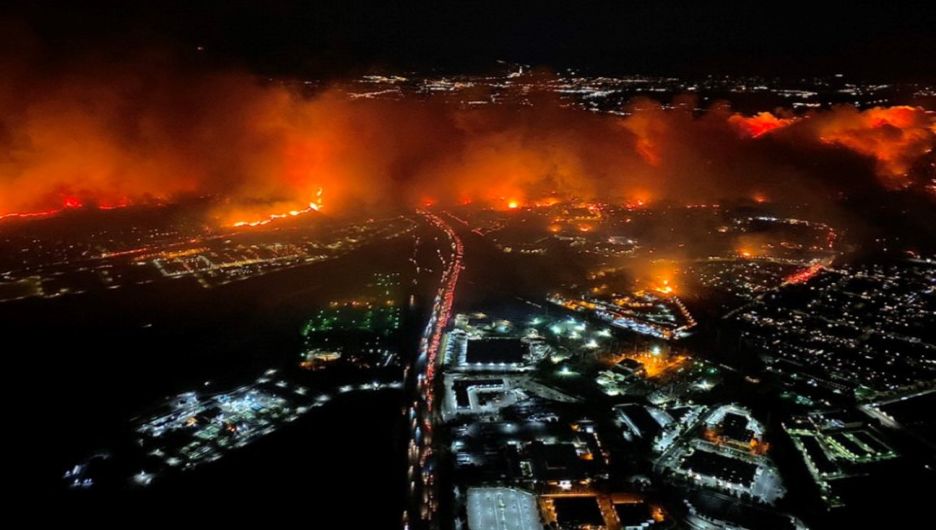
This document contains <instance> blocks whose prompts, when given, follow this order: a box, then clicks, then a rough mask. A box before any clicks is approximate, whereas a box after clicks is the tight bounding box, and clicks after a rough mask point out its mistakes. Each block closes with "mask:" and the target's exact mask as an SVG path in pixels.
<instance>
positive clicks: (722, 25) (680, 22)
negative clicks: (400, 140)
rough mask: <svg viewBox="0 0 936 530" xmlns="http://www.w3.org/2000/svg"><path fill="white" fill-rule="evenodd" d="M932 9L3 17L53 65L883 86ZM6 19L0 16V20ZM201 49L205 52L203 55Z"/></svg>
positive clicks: (562, 8) (481, 7)
mask: <svg viewBox="0 0 936 530" xmlns="http://www.w3.org/2000/svg"><path fill="white" fill-rule="evenodd" d="M932 11H933V10H932V9H929V10H927V9H926V8H924V7H917V8H916V9H915V10H897V9H893V8H892V6H890V5H889V4H886V3H884V2H870V3H868V2H863V3H861V4H860V5H854V4H847V3H840V4H839V5H836V6H832V7H831V8H830V7H826V8H825V10H824V11H823V10H821V9H817V8H815V7H814V6H809V5H791V4H783V5H781V6H764V5H760V4H758V5H755V4H752V3H748V4H745V5H724V4H722V5H720V6H709V5H692V6H673V5H667V4H661V3H649V2H636V3H614V4H608V3H602V2H584V3H575V4H572V3H568V2H565V3H564V2H556V1H547V2H541V3H539V4H538V5H536V7H535V8H533V7H530V6H526V5H520V6H509V5H508V6H505V5H499V4H498V3H497V2H487V1H484V2H461V3H457V4H454V5H452V4H445V5H433V6H428V7H427V6H424V5H422V4H421V3H418V2H384V3H378V2H373V3H372V2H358V3H353V4H351V5H341V6H336V5H322V4H315V3H306V2H299V1H295V0H283V1H274V2H262V3H261V2H245V1H239V2H216V1H206V2H196V3H192V2H180V1H165V2H158V3H155V2H154V3H144V4H138V3H126V2H116V1H93V2H82V3H80V5H79V4H66V5H55V6H54V9H50V8H49V5H48V3H46V2H27V3H13V4H12V5H8V6H6V7H4V8H2V10H0V22H2V21H3V19H4V18H5V19H6V23H7V27H11V28H14V30H16V29H18V30H19V31H21V32H26V33H27V34H31V35H32V38H33V41H34V42H33V44H34V45H35V47H36V48H37V49H39V50H40V51H41V55H42V56H43V57H44V58H46V59H47V60H49V61H51V62H55V61H58V60H62V59H63V58H68V57H74V56H86V55H92V56H96V55H101V56H104V57H121V56H123V57H127V56H131V57H132V56H133V54H134V53H137V52H139V51H140V50H151V49H172V50H176V51H178V52H181V53H180V55H183V56H184V55H185V52H194V51H200V52H201V53H200V54H199V56H200V57H201V58H200V59H199V61H202V63H200V64H202V66H204V64H203V63H205V62H207V63H209V64H214V65H216V66H224V67H230V66H236V67H242V68H246V69H248V70H250V71H253V72H255V73H258V74H262V75H274V76H297V77H332V76H345V75H356V74H360V73H366V72H372V71H377V72H386V71H420V72H433V71H438V72H446V73H450V72H458V73H466V72H468V73H483V72H487V71H490V70H492V69H494V68H496V67H497V66H496V61H498V60H504V61H508V62H515V63H524V64H530V65H533V66H538V67H545V68H549V69H553V70H557V71H558V70H564V69H566V68H576V69H580V70H582V71H584V72H587V73H590V74H594V75H597V74H609V75H610V74H631V73H633V74H648V75H651V74H652V75H682V76H700V75H723V74H724V75H729V74H730V75H757V76H768V77H774V76H779V77H800V76H831V75H833V74H839V73H840V74H844V75H846V76H848V77H852V78H858V79H862V80H874V81H882V82H897V81H930V80H933V79H934V76H936V69H934V68H932V60H931V56H930V54H929V53H927V50H933V49H936V30H934V27H936V21H934V17H933V13H932ZM4 12H5V13H6V14H5V15H4ZM199 47H201V50H199Z"/></svg>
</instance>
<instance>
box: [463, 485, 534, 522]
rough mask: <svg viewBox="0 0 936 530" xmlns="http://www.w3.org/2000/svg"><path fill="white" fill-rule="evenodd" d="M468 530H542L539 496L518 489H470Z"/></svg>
mask: <svg viewBox="0 0 936 530" xmlns="http://www.w3.org/2000/svg"><path fill="white" fill-rule="evenodd" d="M466 509H467V511H468V529H469V530H542V528H543V523H542V522H541V520H540V514H539V506H538V504H537V501H536V496H535V495H533V494H532V493H530V492H527V491H523V490H519V489H515V488H470V489H468V501H467V508H466Z"/></svg>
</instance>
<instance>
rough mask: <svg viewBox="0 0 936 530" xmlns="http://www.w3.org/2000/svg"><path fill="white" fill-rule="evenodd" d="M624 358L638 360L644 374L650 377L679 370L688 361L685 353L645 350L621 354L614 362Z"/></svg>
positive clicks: (653, 377) (661, 375)
mask: <svg viewBox="0 0 936 530" xmlns="http://www.w3.org/2000/svg"><path fill="white" fill-rule="evenodd" d="M624 359H632V360H635V361H637V362H639V363H640V364H641V365H642V367H643V370H644V375H645V376H646V377H648V378H650V379H656V378H658V377H663V376H665V375H667V374H670V373H672V372H674V371H676V370H679V369H680V368H682V367H683V366H685V365H686V363H687V362H689V358H688V357H686V356H685V355H671V354H667V353H662V352H661V353H654V352H653V351H646V352H641V353H628V354H624V355H621V356H620V357H619V358H618V359H616V361H615V362H618V363H619V362H621V361H623V360H624Z"/></svg>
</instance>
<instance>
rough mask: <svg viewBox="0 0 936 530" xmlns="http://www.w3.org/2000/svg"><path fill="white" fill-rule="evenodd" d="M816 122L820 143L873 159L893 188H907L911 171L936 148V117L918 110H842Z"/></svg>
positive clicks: (883, 177)
mask: <svg viewBox="0 0 936 530" xmlns="http://www.w3.org/2000/svg"><path fill="white" fill-rule="evenodd" d="M815 122H816V123H815V127H816V131H817V134H818V136H819V140H820V141H822V142H823V143H826V144H831V145H836V146H840V147H845V148H848V149H850V150H851V151H854V152H856V153H858V154H860V155H864V156H867V157H870V158H872V159H873V160H874V161H875V169H876V172H877V174H878V175H879V176H880V177H881V178H882V179H883V183H884V185H885V186H887V187H890V188H904V187H906V186H908V185H909V184H910V182H909V180H908V179H907V174H908V172H909V171H910V169H911V168H912V167H913V165H914V164H915V163H916V161H917V160H918V159H920V158H921V157H923V156H924V155H926V154H928V153H930V152H931V151H932V150H933V146H934V145H936V117H934V116H933V114H929V113H926V112H925V111H923V110H922V109H920V108H916V107H908V106H898V107H888V108H883V107H875V108H872V109H868V110H864V111H859V110H856V109H854V108H851V107H841V108H838V109H836V112H835V113H833V114H828V115H821V116H817V117H816V118H815Z"/></svg>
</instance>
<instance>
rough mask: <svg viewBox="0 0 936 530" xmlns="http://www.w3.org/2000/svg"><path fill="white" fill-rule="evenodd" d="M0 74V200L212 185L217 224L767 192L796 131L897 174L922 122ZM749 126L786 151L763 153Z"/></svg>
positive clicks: (45, 205)
mask: <svg viewBox="0 0 936 530" xmlns="http://www.w3.org/2000/svg"><path fill="white" fill-rule="evenodd" d="M0 73H5V74H7V75H4V76H2V77H0V215H6V214H10V213H15V212H34V211H46V210H55V209H60V208H62V207H65V206H69V207H74V206H77V205H79V204H83V205H88V206H94V205H97V206H101V207H114V206H120V205H126V204H131V203H135V202H141V201H147V200H151V199H158V200H163V201H167V200H174V199H176V198H179V197H184V196H194V195H214V196H217V197H219V198H221V199H222V205H221V206H220V207H219V209H218V210H217V212H216V213H215V215H216V217H217V219H218V220H219V222H222V223H225V224H232V223H234V222H237V221H241V220H247V221H259V220H263V219H266V218H268V217H269V216H270V215H271V214H289V212H293V211H303V210H307V209H309V208H310V205H311V204H313V203H314V204H316V208H317V207H319V206H321V207H322V210H323V211H346V210H348V209H351V208H361V207H364V208H366V207H372V206H376V207H379V206H388V205H391V206H392V205H413V204H419V203H421V202H424V201H426V200H431V201H433V202H439V203H468V202H479V203H482V204H489V205H494V206H497V207H499V208H505V207H508V206H510V205H511V204H514V203H515V204H516V206H518V207H519V206H523V205H527V204H532V203H535V202H536V201H537V200H540V199H542V198H544V197H555V196H556V195H557V194H558V195H560V196H563V195H565V196H577V197H580V198H594V197H600V198H604V199H614V198H619V199H621V200H622V202H623V201H628V200H632V199H633V198H634V197H637V196H638V195H639V196H641V197H653V198H654V200H656V199H665V198H671V199H685V200H687V201H688V200H707V199H708V198H722V197H726V196H727V197H730V196H739V197H750V196H753V195H755V194H764V193H766V194H768V195H769V196H771V197H774V196H782V195H783V194H784V193H788V192H789V190H791V189H795V188H797V186H791V185H789V183H790V181H791V180H796V181H797V182H800V183H803V182H808V181H809V179H814V178H816V175H814V174H812V173H810V171H811V169H810V167H811V165H810V164H809V163H807V162H808V159H807V157H806V156H805V155H797V153H798V152H799V150H801V149H802V148H812V147H811V146H825V148H833V149H842V150H846V151H849V152H852V153H855V154H856V155H857V156H859V157H864V158H865V159H867V160H868V162H869V164H868V166H869V173H870V172H871V171H873V172H875V173H876V174H877V175H878V176H879V178H880V179H881V183H882V184H883V185H885V186H886V187H890V188H899V187H903V186H906V185H907V184H908V183H909V180H908V177H907V172H908V171H909V170H910V168H911V167H912V166H913V164H914V163H915V162H916V161H917V160H918V159H920V158H921V157H923V156H924V155H926V154H927V153H928V152H930V151H931V150H932V149H933V146H934V138H936V125H934V123H936V120H934V117H933V115H931V114H927V113H926V112H925V111H923V110H922V109H918V108H911V107H893V108H875V109H869V110H865V111H859V110H856V109H854V108H852V107H848V106H843V107H836V108H834V109H832V110H829V111H822V112H815V113H812V114H808V115H805V116H803V117H800V118H797V119H792V118H788V117H779V116H777V115H774V114H771V113H766V112H765V113H760V114H757V115H755V116H751V117H745V116H741V115H738V114H736V113H732V112H731V111H730V109H728V108H727V107H725V106H723V105H716V106H713V107H712V108H711V109H710V110H709V111H708V112H706V113H702V114H701V115H700V114H697V113H695V112H694V111H693V110H692V109H693V107H694V105H692V104H690V103H689V101H690V100H686V103H685V104H682V105H681V104H679V102H677V105H675V108H672V109H664V108H662V107H661V106H660V105H659V104H658V103H656V102H654V101H651V100H647V99H638V100H635V101H633V102H631V103H630V104H629V105H628V108H627V110H629V111H630V115H629V116H627V117H619V116H611V115H598V114H594V113H588V112H583V111H578V110H574V109H568V108H563V107H562V106H561V105H560V104H559V102H558V101H557V100H555V99H551V98H550V97H549V96H544V97H543V98H540V100H538V101H537V106H536V107H535V108H533V109H530V108H515V107H510V106H506V105H504V106H487V107H485V108H481V109H472V110H465V109H462V108H458V107H456V106H451V105H446V104H443V103H441V102H433V101H423V100H419V101H417V100H403V101H372V100H367V101H351V100H350V99H349V98H347V97H346V96H345V95H344V94H343V93H341V92H340V91H338V90H325V91H323V92H321V93H319V94H318V95H316V96H304V95H300V94H299V93H297V92H295V91H292V90H290V89H287V88H285V87H283V86H280V85H262V84H260V83H258V82H256V81H255V80H253V79H252V78H249V77H247V76H243V75H238V74H235V73H227V74H216V75H198V76H192V75H183V74H180V73H177V72H176V71H174V70H173V69H172V68H171V67H168V66H163V67H159V66H156V67H149V66H147V67H145V68H143V67H141V69H140V70H132V69H131V70H129V71H123V70H121V71H117V72H116V73H112V72H109V71H104V72H103V73H102V72H101V71H98V70H94V69H88V70H81V71H67V72H65V73H60V74H57V75H56V76H55V77H53V78H45V77H41V76H36V75H32V74H30V73H28V72H27V73H23V72H22V71H17V70H15V69H12V70H9V71H6V72H0ZM768 133H769V134H768ZM764 142H771V143H770V144H769V145H772V146H774V147H773V148H775V149H783V150H785V151H784V153H786V154H788V155H790V156H785V157H784V158H783V162H784V163H783V164H782V165H780V164H777V163H776V160H775V156H776V155H775V154H772V153H770V152H767V151H765V149H764V145H767V144H764ZM796 156H802V158H803V159H804V160H805V161H806V162H804V163H802V164H799V165H797V164H796V163H795V162H794V161H791V160H795V157H796ZM809 156H815V155H814V153H810V155H809ZM799 187H800V188H804V189H805V188H808V187H803V186H799ZM320 189H321V190H324V200H319V199H317V197H318V193H319V190H320Z"/></svg>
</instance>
